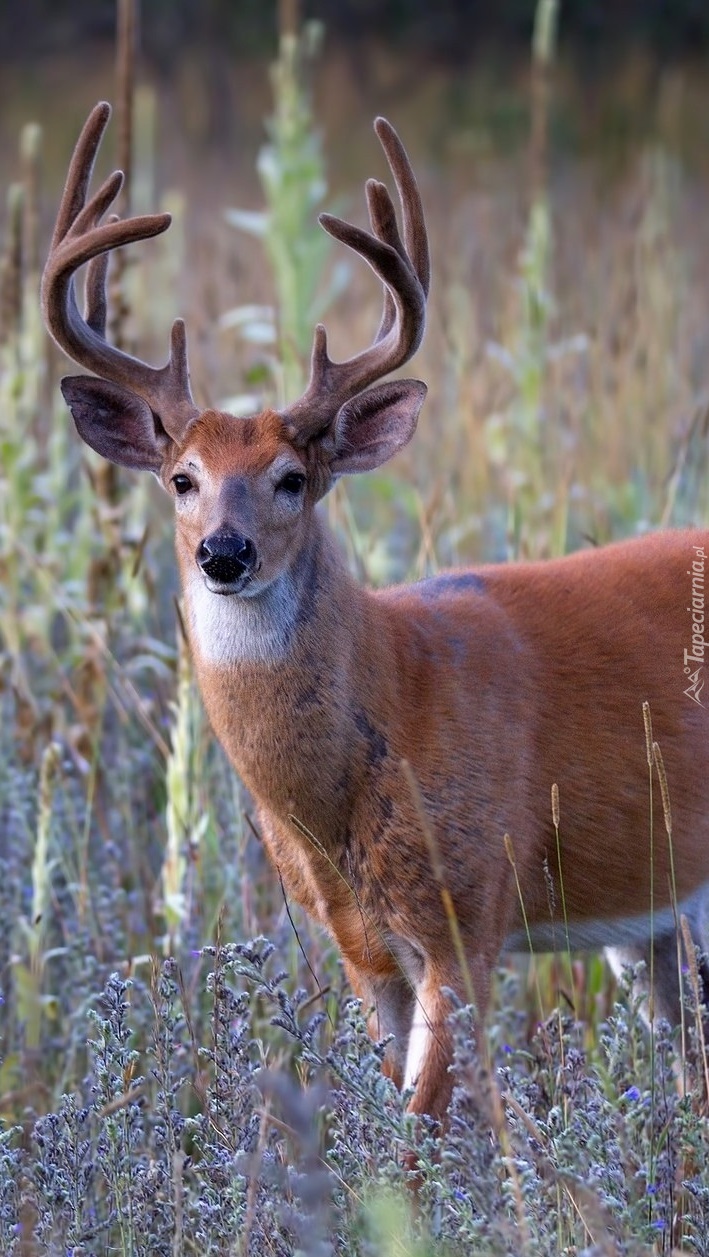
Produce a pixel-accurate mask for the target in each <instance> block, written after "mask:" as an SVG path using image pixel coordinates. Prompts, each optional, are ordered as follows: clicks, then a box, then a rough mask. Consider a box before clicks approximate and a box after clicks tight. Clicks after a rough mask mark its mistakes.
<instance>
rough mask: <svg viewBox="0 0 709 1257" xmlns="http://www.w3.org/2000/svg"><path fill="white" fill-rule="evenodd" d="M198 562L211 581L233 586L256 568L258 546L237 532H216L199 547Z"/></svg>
mask: <svg viewBox="0 0 709 1257" xmlns="http://www.w3.org/2000/svg"><path fill="white" fill-rule="evenodd" d="M196 558H197V562H198V563H199V566H200V567H201V569H202V571H203V572H204V574H205V576H209V577H210V579H211V580H213V581H217V582H218V583H219V584H220V585H231V584H232V583H233V582H234V581H237V580H240V579H241V577H242V576H245V575H246V574H247V573H248V572H253V570H254V568H255V567H256V546H255V545H254V543H253V541H250V540H249V538H248V537H241V536H240V535H239V533H236V532H214V533H212V534H211V536H209V537H205V538H204V541H200V543H199V545H198V547H197V555H196Z"/></svg>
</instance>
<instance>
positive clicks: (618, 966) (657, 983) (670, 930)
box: [606, 887, 709, 1033]
mask: <svg viewBox="0 0 709 1257" xmlns="http://www.w3.org/2000/svg"><path fill="white" fill-rule="evenodd" d="M679 916H686V918H687V922H688V924H689V931H690V934H691V936H692V940H693V942H694V944H695V946H696V947H697V948H698V949H699V952H700V953H701V955H700V961H699V998H700V1001H701V1002H702V1003H703V1004H704V1005H705V1006H706V1005H707V1004H709V888H707V887H703V888H702V890H700V891H698V892H697V893H696V894H695V895H692V896H691V897H690V898H689V899H686V900H685V901H684V902H683V903H681V904H680V905H679V907H678V917H679ZM651 950H652V953H653V956H652V960H653V994H654V1011H655V1017H656V1018H658V1017H662V1018H664V1019H665V1020H666V1021H669V1023H670V1025H672V1026H677V1025H679V1023H680V1020H681V1015H682V1013H681V1009H682V1004H681V1001H682V999H683V997H684V996H685V995H687V994H691V989H690V987H689V984H688V981H687V978H686V975H685V974H682V973H681V972H680V969H679V968H678V965H677V960H678V948H677V932H676V930H675V926H674V923H672V924H671V925H667V924H664V923H663V924H662V926H660V928H656V930H655V934H654V941H653V943H652V947H651V940H650V938H647V939H645V940H644V941H642V942H634V943H625V944H623V945H622V946H618V947H607V948H606V956H607V957H608V961H609V963H610V966H611V968H612V970H613V972H614V973H615V975H616V977H620V975H621V973H622V971H623V968H624V967H625V966H626V965H636V964H638V963H639V961H643V962H644V964H645V970H644V974H643V976H642V978H639V979H638V981H637V984H636V985H637V988H638V993H639V994H647V995H648V996H649V991H650V957H651ZM679 960H680V966H681V968H682V969H684V968H685V966H686V956H685V950H684V941H683V940H682V939H680V948H679ZM643 1011H644V1014H645V1016H646V1017H647V1016H648V1003H647V1002H645V1003H644V1005H643ZM704 1026H705V1033H706V1032H707V1031H709V1021H708V1019H707V1016H706V1015H705V1018H704Z"/></svg>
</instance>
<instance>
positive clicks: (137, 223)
mask: <svg viewBox="0 0 709 1257" xmlns="http://www.w3.org/2000/svg"><path fill="white" fill-rule="evenodd" d="M110 115H111V108H110V105H108V104H106V103H105V102H102V103H101V104H99V105H96V107H95V108H94V109H93V110H92V112H91V114H90V115H89V117H88V119H87V121H86V123H85V125H84V127H83V130H82V132H81V135H80V136H79V139H78V141H77V145H76V148H75V150H74V155H73V157H72V160H71V163H70V165H69V173H68V175H67V180H66V185H65V188H64V194H63V196H62V200H61V204H60V206H59V212H58V214H57V222H56V226H55V228H54V235H53V237H52V245H51V248H50V251H49V257H48V259H47V264H46V266H45V269H44V275H43V277H42V305H43V309H44V315H45V321H46V323H47V326H48V328H49V330H50V332H51V334H52V336H53V337H54V340H55V341H56V342H57V344H58V345H59V346H60V348H61V349H63V350H64V352H65V353H67V354H68V355H69V357H71V358H73V359H74V361H75V362H77V363H79V365H80V366H83V367H86V368H87V369H88V370H89V371H93V372H94V373H95V374H96V375H99V376H101V377H103V378H104V379H106V380H109V381H111V382H112V383H114V384H118V385H121V386H123V387H125V388H127V389H129V390H130V391H131V392H133V393H136V394H137V395H138V396H139V397H142V399H143V400H144V401H145V402H147V404H148V405H149V406H150V408H151V410H152V411H153V413H154V414H155V415H156V416H157V418H158V419H159V420H160V422H161V424H162V426H163V428H164V429H165V431H166V432H168V434H169V435H170V436H172V437H173V438H174V439H175V440H179V439H180V437H181V435H182V434H183V432H184V430H185V428H186V426H187V424H188V423H189V422H190V420H191V419H193V418H194V416H195V415H196V414H197V413H198V409H197V407H196V406H195V404H194V401H193V400H192V394H191V392H190V384H189V369H188V365H187V345H186V339H185V332H184V324H182V323H181V321H179V320H178V323H179V327H178V324H177V323H176V324H175V326H174V327H173V331H172V339H171V352H170V357H169V359H168V361H167V363H166V364H165V365H164V366H163V367H151V366H149V365H148V364H147V363H145V362H142V361H140V360H139V359H138V358H134V357H132V356H131V355H130V354H127V353H124V352H123V350H120V349H117V348H116V347H115V346H113V345H109V344H108V342H107V340H106V274H107V270H108V255H109V254H110V252H111V250H113V249H115V248H118V247H120V246H121V245H125V244H131V243H133V242H135V241H138V240H147V239H149V238H150V237H152V236H157V235H159V234H160V233H161V232H163V231H165V230H166V229H167V228H168V227H169V225H170V221H171V220H170V215H169V214H144V215H141V216H138V217H135V218H128V219H123V220H121V219H120V218H118V216H117V215H115V214H113V215H111V217H110V219H109V220H108V221H107V222H105V223H101V222H100V219H101V218H102V217H103V215H104V214H105V212H106V211H107V209H108V208H109V206H110V205H111V203H112V202H113V201H114V200H115V198H116V196H117V195H118V192H119V191H120V188H121V186H122V183H123V175H122V173H121V172H120V171H115V172H114V174H112V175H109V177H108V178H107V179H106V180H105V181H104V183H103V184H102V185H101V187H100V188H99V189H98V191H97V192H95V193H94V195H93V196H92V197H91V199H90V200H89V201H88V202H87V199H86V198H87V195H88V189H89V183H90V180H91V174H92V171H93V166H94V162H95V159H96V153H97V151H98V147H99V144H100V142H101V139H102V136H103V133H104V131H105V129H106V126H107V123H108V119H109V117H110ZM86 262H88V263H89V269H88V274H87V280H86V316H85V318H82V316H81V314H80V313H79V309H78V306H77V303H76V293H75V286H74V276H75V273H76V271H77V270H78V269H79V267H81V266H83V265H84V263H86Z"/></svg>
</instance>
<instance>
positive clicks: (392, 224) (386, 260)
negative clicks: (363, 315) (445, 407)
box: [283, 118, 430, 443]
mask: <svg viewBox="0 0 709 1257" xmlns="http://www.w3.org/2000/svg"><path fill="white" fill-rule="evenodd" d="M375 130H376V133H377V136H378V137H379V140H380V143H381V145H382V148H383V149H384V153H385V156H386V158H387V161H388V163H389V167H390V169H391V172H392V174H393V176H394V180H395V183H396V187H397V191H398V194H399V199H400V201H401V209H402V224H403V241H402V237H401V235H400V233H399V228H398V225H397V221H396V211H395V209H394V204H393V201H392V199H391V196H390V194H389V191H388V189H387V188H386V186H385V185H384V184H383V183H379V182H378V181H377V180H376V179H370V180H368V182H367V184H366V193H367V204H368V209H369V218H370V225H371V227H372V230H371V232H370V231H366V230H364V229H363V228H361V227H356V226H354V225H353V224H352V223H348V222H345V221H344V220H343V219H341V218H335V217H333V215H331V214H321V215H320V224H321V226H322V227H323V228H324V229H325V231H327V232H328V233H329V235H331V236H333V237H334V238H335V239H336V240H340V241H341V242H342V243H343V244H346V245H347V246H348V247H349V248H350V249H352V250H353V251H354V252H355V253H358V254H359V255H360V256H361V257H363V258H364V260H365V261H366V262H367V263H368V264H369V266H370V267H371V269H372V270H373V271H374V273H375V275H377V276H378V278H379V279H380V280H381V282H382V284H383V285H384V303H383V310H382V317H381V321H380V324H379V329H378V331H377V333H376V336H375V337H374V340H373V342H372V344H371V345H370V346H369V348H368V349H365V350H363V351H362V352H361V353H359V354H356V355H355V356H354V357H353V358H349V359H348V360H347V361H345V362H333V361H332V359H331V358H330V357H329V356H328V352H327V334H326V332H325V328H324V327H323V326H322V324H318V326H317V328H316V329H315V338H314V341H313V351H312V356H311V365H310V379H309V382H308V386H307V388H306V390H305V393H304V394H303V396H302V397H301V398H300V399H299V400H298V401H297V402H294V403H293V404H292V405H290V406H288V407H287V409H286V410H285V411H284V412H283V417H284V419H285V420H286V422H287V423H288V425H289V427H290V429H291V431H292V433H293V437H294V439H296V440H297V441H299V442H302V443H305V442H307V441H308V440H310V439H311V438H312V437H313V436H315V435H317V434H318V433H319V432H322V431H323V430H324V429H325V428H326V427H327V426H328V425H329V424H330V422H331V421H332V419H333V418H334V416H335V415H336V413H337V411H338V410H339V409H340V407H341V406H342V405H343V403H344V402H345V401H347V400H348V399H349V398H351V397H354V396H356V394H357V393H359V392H361V391H362V390H363V389H365V388H367V386H368V385H370V384H372V383H373V382H374V381H375V380H378V379H380V378H381V377H382V376H384V375H387V374H388V373H389V372H390V371H393V370H395V369H396V368H397V367H400V366H402V364H403V363H404V362H407V361H408V359H409V358H410V357H411V356H412V355H413V354H414V353H415V352H416V350H417V349H418V346H419V344H420V343H421V339H422V337H423V332H424V326H425V310H426V296H427V294H428V287H429V279H430V263H429V254H428V240H427V236H426V226H425V221H424V214H423V206H422V204H421V198H420V196H419V192H418V187H417V185H416V178H415V175H414V173H413V170H412V168H411V164H410V162H409V159H408V157H407V155H406V150H405V149H404V146H403V144H402V143H401V140H400V139H399V137H398V135H397V134H396V132H395V130H394V128H393V127H392V126H391V124H390V123H388V122H386V120H385V119H384V118H377V120H376V122H375Z"/></svg>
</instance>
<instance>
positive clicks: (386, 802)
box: [377, 795, 394, 825]
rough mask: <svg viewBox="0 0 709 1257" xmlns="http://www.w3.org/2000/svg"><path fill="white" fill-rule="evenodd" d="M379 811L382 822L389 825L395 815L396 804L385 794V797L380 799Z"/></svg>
mask: <svg viewBox="0 0 709 1257" xmlns="http://www.w3.org/2000/svg"><path fill="white" fill-rule="evenodd" d="M377 811H378V813H379V819H380V820H381V822H382V824H383V825H387V824H388V823H389V821H390V820H391V818H392V816H393V815H394V804H393V802H392V800H391V799H390V798H389V796H388V795H385V796H384V798H383V799H380V801H379V807H378V809H377Z"/></svg>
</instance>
